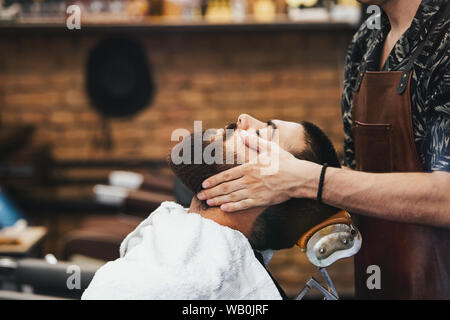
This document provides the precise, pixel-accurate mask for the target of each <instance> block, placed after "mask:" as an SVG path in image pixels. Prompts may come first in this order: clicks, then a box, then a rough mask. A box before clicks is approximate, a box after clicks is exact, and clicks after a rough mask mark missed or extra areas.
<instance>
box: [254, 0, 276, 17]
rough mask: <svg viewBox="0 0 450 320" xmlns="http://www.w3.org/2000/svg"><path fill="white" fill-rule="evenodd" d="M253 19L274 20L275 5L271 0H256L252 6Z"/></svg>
mask: <svg viewBox="0 0 450 320" xmlns="http://www.w3.org/2000/svg"><path fill="white" fill-rule="evenodd" d="M253 15H254V18H255V20H257V21H261V22H270V21H273V20H275V16H276V6H275V3H274V2H273V1H272V0H256V1H255V3H254V6H253Z"/></svg>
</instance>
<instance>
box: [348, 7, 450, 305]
mask: <svg viewBox="0 0 450 320" xmlns="http://www.w3.org/2000/svg"><path fill="white" fill-rule="evenodd" d="M446 3H447V2H446V1H443V0H429V1H423V2H422V4H421V6H420V8H419V10H418V12H417V14H416V16H415V18H414V21H413V23H412V25H411V27H410V29H409V30H408V31H407V32H406V33H405V34H404V35H403V36H402V37H401V39H400V40H399V41H398V43H397V44H396V45H395V47H394V49H393V50H392V52H391V54H390V56H389V57H388V59H387V61H386V64H385V65H384V67H383V69H382V70H379V64H380V56H381V52H382V48H383V44H384V40H385V38H386V35H387V33H388V32H389V28H390V26H389V23H388V20H387V17H386V16H385V15H383V16H382V28H381V30H369V29H367V28H366V27H365V26H363V27H362V28H361V29H360V30H359V31H358V33H357V34H356V36H355V38H354V40H353V42H352V45H351V47H350V50H349V54H348V57H347V69H346V77H345V83H344V93H343V99H342V111H343V120H344V129H345V159H344V162H345V164H346V165H347V166H349V167H352V168H354V169H357V170H361V171H367V172H423V171H433V170H442V171H450V165H449V159H450V151H449V148H450V145H449V143H450V139H449V138H450V105H449V102H448V92H449V83H448V79H449V78H448V76H449V74H448V66H449V61H448V60H449V57H448V43H449V39H448V36H449V32H448V29H449V22H448V20H449V19H448V11H443V10H442V9H441V10H439V8H440V7H444V6H443V5H444V4H446ZM443 13H444V14H443ZM424 192H426V191H424ZM358 220H359V221H358V225H359V228H360V230H361V232H362V235H363V239H364V241H363V247H362V249H361V251H360V253H359V254H358V255H357V256H356V257H355V286H356V294H357V297H359V298H384V299H392V298H394V299H395V298H400V299H404V298H415V299H418V298H444V299H446V298H447V299H448V298H450V255H449V254H448V252H450V232H449V230H446V229H441V228H432V227H426V226H418V225H412V224H403V223H396V222H391V221H386V220H381V219H374V218H370V217H365V216H360V217H359V219H358ZM371 265H377V266H379V268H380V271H381V275H380V276H381V288H379V289H375V290H370V288H368V287H367V283H366V279H367V277H368V275H367V273H366V270H367V268H368V267H369V266H371Z"/></svg>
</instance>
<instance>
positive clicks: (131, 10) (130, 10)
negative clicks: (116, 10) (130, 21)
mask: <svg viewBox="0 0 450 320" xmlns="http://www.w3.org/2000/svg"><path fill="white" fill-rule="evenodd" d="M149 7H150V6H149V3H148V1H147V0H129V1H127V3H126V5H125V12H126V13H127V15H128V16H130V17H143V16H145V15H147V14H148V11H149Z"/></svg>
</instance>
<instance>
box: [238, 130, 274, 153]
mask: <svg viewBox="0 0 450 320" xmlns="http://www.w3.org/2000/svg"><path fill="white" fill-rule="evenodd" d="M240 136H241V138H242V140H243V141H244V143H245V145H246V146H247V147H249V148H251V149H253V150H256V151H258V152H259V153H262V152H267V151H270V150H271V147H272V143H271V142H270V141H267V140H265V139H262V138H261V137H258V136H257V135H256V134H250V133H248V131H245V130H241V131H240Z"/></svg>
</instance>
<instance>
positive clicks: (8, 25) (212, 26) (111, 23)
mask: <svg viewBox="0 0 450 320" xmlns="http://www.w3.org/2000/svg"><path fill="white" fill-rule="evenodd" d="M356 27H357V26H356V25H355V24H352V23H349V22H346V21H333V20H307V21H291V20H289V19H288V18H287V17H285V16H281V17H277V18H276V19H275V20H274V21H270V22H261V21H256V20H254V19H251V18H250V19H247V20H245V21H243V22H233V21H225V22H211V21H206V20H200V21H184V20H182V19H180V18H164V19H163V18H159V19H158V18H150V17H146V18H143V19H141V20H130V19H125V18H116V19H110V18H109V19H108V18H103V19H98V18H97V19H86V20H85V21H84V22H83V21H82V23H81V30H68V29H67V28H66V22H65V19H64V18H45V19H43V18H23V19H20V20H17V21H14V22H13V21H11V22H0V31H2V32H4V31H20V30H22V31H25V30H33V31H45V30H47V31H62V32H86V31H176V32H180V31H181V32H182V31H270V30H330V31H332V30H337V31H338V30H355V28H356Z"/></svg>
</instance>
